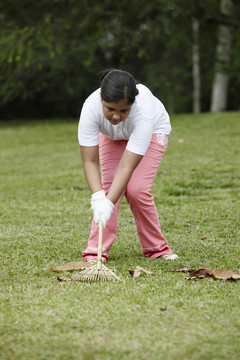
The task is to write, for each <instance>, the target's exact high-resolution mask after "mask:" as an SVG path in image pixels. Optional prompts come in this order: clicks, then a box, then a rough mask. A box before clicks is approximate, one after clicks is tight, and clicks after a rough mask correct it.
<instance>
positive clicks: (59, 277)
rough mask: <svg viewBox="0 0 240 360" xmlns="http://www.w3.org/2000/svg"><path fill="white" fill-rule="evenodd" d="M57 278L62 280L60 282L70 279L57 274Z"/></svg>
mask: <svg viewBox="0 0 240 360" xmlns="http://www.w3.org/2000/svg"><path fill="white" fill-rule="evenodd" d="M57 279H58V281H62V282H66V281H71V279H69V278H67V277H64V276H58V277H57Z"/></svg>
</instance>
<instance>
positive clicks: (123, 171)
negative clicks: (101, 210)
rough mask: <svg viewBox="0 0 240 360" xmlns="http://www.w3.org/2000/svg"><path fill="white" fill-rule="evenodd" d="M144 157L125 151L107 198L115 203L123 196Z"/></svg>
mask: <svg viewBox="0 0 240 360" xmlns="http://www.w3.org/2000/svg"><path fill="white" fill-rule="evenodd" d="M142 158H143V156H142V155H138V154H134V153H132V152H131V151H128V150H125V151H124V153H123V156H122V158H121V160H120V163H119V166H118V170H117V173H116V175H115V177H114V179H113V182H112V185H111V187H110V189H109V192H108V195H107V198H108V199H109V200H111V202H112V203H113V204H115V203H116V202H117V200H118V199H119V197H120V196H121V194H122V192H123V190H124V189H125V187H126V186H127V184H128V182H129V180H130V178H131V176H132V173H133V171H134V169H135V168H136V167H137V165H138V164H139V163H140V161H141V159H142Z"/></svg>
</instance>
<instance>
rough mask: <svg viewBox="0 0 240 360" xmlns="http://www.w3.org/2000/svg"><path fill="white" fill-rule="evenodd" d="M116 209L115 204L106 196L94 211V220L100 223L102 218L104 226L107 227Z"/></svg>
mask: <svg viewBox="0 0 240 360" xmlns="http://www.w3.org/2000/svg"><path fill="white" fill-rule="evenodd" d="M113 209H114V204H113V203H112V202H111V200H109V199H108V198H105V199H104V200H103V201H102V202H101V203H99V205H98V206H97V208H96V209H95V210H94V211H93V214H94V221H95V223H96V224H97V225H98V223H99V220H100V219H102V224H103V228H105V226H106V224H107V222H108V220H109V219H110V217H111V215H112V212H113Z"/></svg>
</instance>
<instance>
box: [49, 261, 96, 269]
mask: <svg viewBox="0 0 240 360" xmlns="http://www.w3.org/2000/svg"><path fill="white" fill-rule="evenodd" d="M91 266H93V264H91V263H88V262H86V261H82V262H70V263H67V264H65V265H62V266H58V267H56V268H54V269H50V270H49V271H74V270H83V269H86V268H89V267H91Z"/></svg>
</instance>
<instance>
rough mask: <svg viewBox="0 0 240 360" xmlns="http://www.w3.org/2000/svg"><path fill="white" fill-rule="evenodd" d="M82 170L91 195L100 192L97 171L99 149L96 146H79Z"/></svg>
mask: <svg viewBox="0 0 240 360" xmlns="http://www.w3.org/2000/svg"><path fill="white" fill-rule="evenodd" d="M80 150H81V155H82V161H83V168H84V173H85V177H86V180H87V183H88V186H89V188H90V190H91V192H92V194H93V193H95V192H97V191H100V190H102V189H103V188H102V183H101V176H100V171H99V149H98V145H97V146H80Z"/></svg>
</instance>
